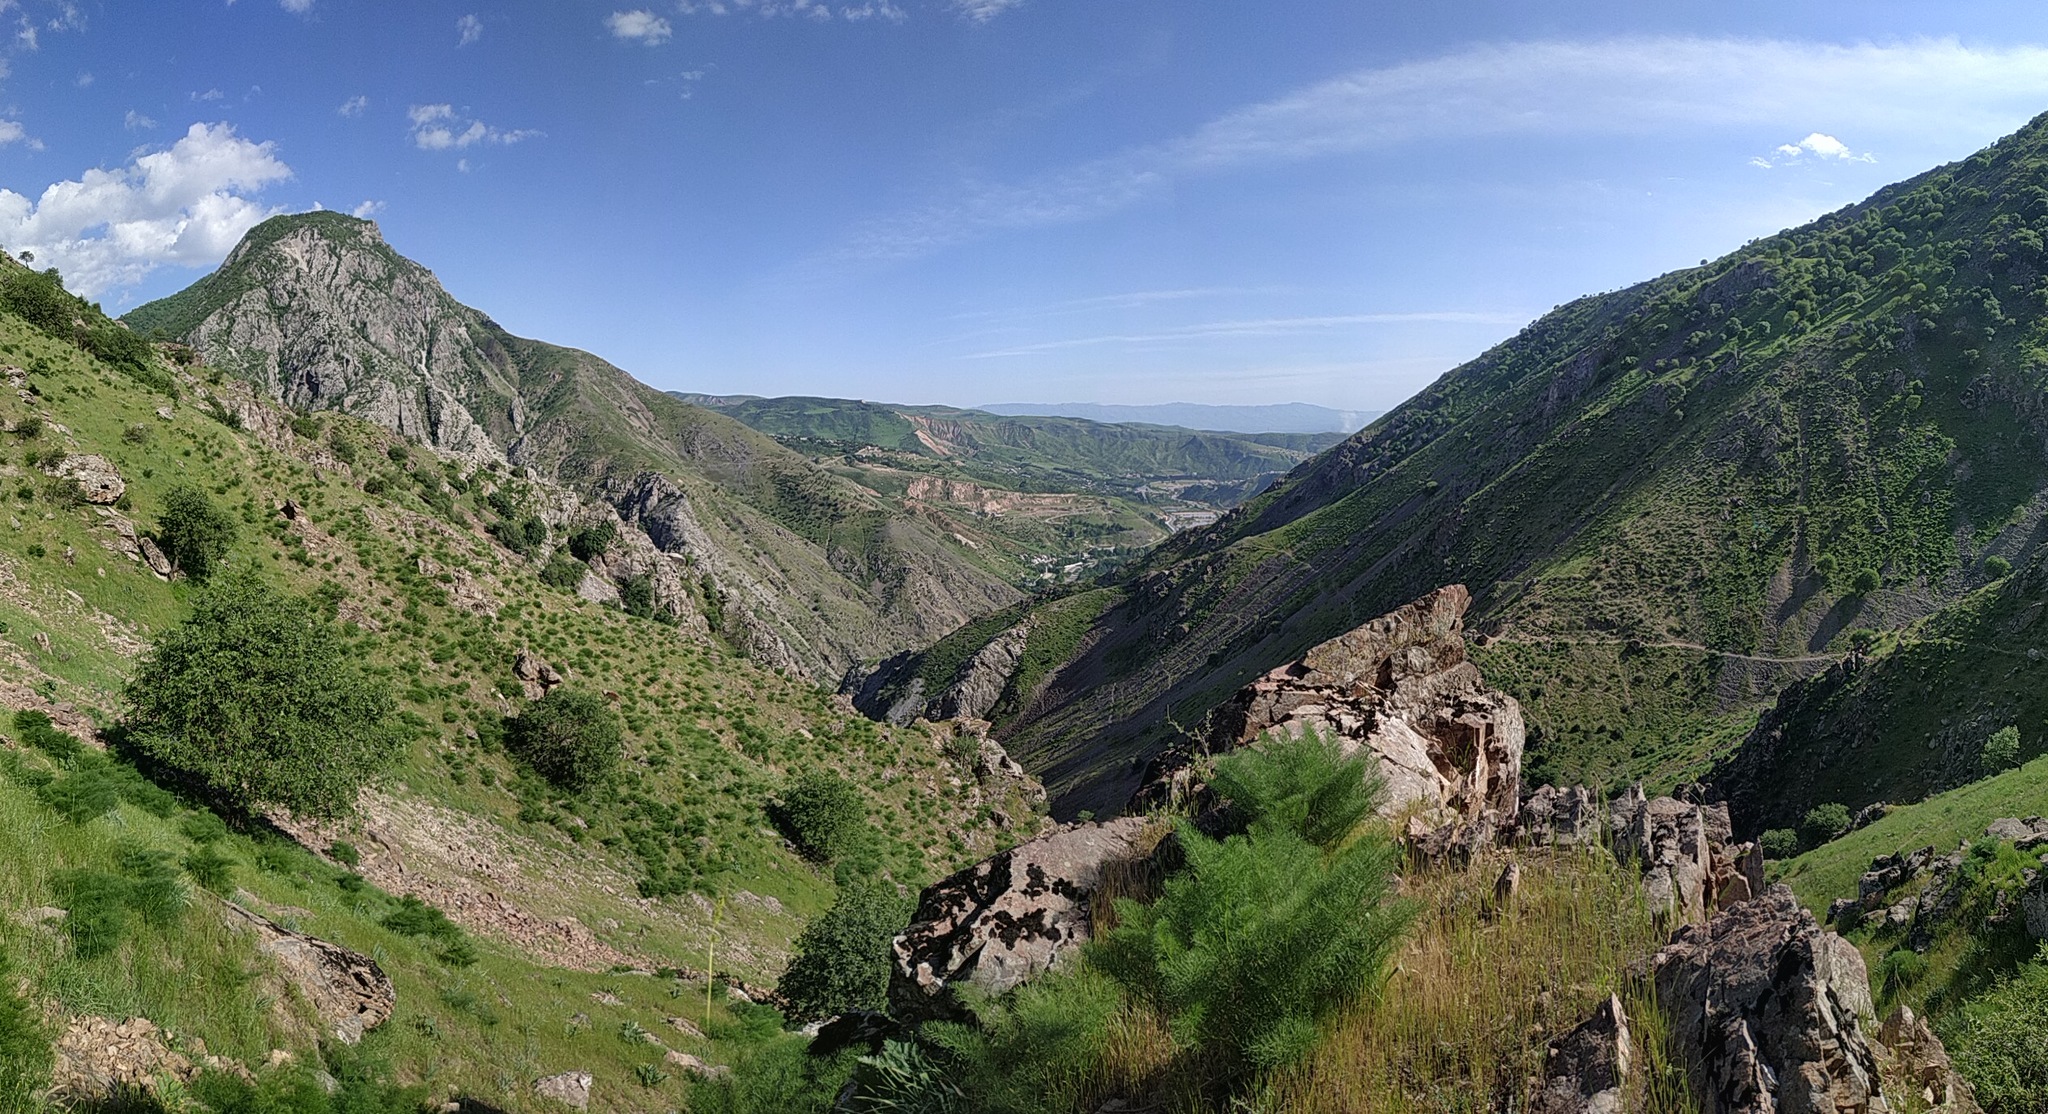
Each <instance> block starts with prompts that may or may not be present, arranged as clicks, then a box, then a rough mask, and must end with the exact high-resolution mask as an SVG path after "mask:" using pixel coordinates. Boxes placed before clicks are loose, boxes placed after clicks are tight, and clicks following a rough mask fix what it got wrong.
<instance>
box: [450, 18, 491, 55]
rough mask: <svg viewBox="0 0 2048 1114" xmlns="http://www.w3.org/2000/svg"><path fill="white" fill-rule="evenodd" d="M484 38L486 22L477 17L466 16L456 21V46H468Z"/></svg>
mask: <svg viewBox="0 0 2048 1114" xmlns="http://www.w3.org/2000/svg"><path fill="white" fill-rule="evenodd" d="M483 37H484V21H483V20H482V19H480V18H478V17H477V16H476V15H474V14H472V15H466V16H463V17H462V18H461V19H458V20H456V21H455V38H456V42H455V45H456V46H458V47H464V46H468V45H469V44H471V43H473V42H475V41H477V40H478V39H481V38H483Z"/></svg>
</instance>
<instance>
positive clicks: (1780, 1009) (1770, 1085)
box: [1651, 886, 1892, 1114]
mask: <svg viewBox="0 0 2048 1114" xmlns="http://www.w3.org/2000/svg"><path fill="white" fill-rule="evenodd" d="M1651 971H1652V972H1653V974H1654V977H1655V979H1656V985H1657V995H1658V1001H1659V1003H1660V1004H1661V1005H1662V1007H1663V1008H1664V1009H1665V1011H1666V1012H1667V1014H1668V1015H1669V1017H1670V1023H1671V1032H1672V1036H1673V1039H1674V1041H1675V1043H1676V1044H1677V1046H1678V1051H1679V1058H1680V1060H1681V1061H1682V1062H1683V1063H1684V1065H1685V1069H1686V1072H1687V1074H1688V1075H1689V1076H1690V1077H1691V1080H1692V1084H1693V1093H1694V1095H1695V1096H1696V1098H1697V1099H1698V1101H1699V1103H1700V1110H1701V1114H1852V1112H1853V1114H1879V1112H1887V1111H1890V1110H1891V1109H1892V1108H1891V1106H1890V1105H1889V1104H1887V1103H1886V1101H1885V1099H1884V1097H1883V1096H1882V1094H1881V1093H1880V1084H1879V1077H1878V1067H1879V1065H1878V1050H1877V1049H1876V1048H1875V1047H1873V1044H1872V1042H1871V1040H1870V1039H1869V1036H1868V1034H1866V1033H1865V1031H1864V1024H1865V1022H1864V1018H1866V1017H1868V1016H1869V1013H1870V979H1869V974H1868V972H1867V971H1866V970H1865V969H1864V966H1863V957H1862V956H1861V955H1860V954H1859V953H1858V952H1857V951H1856V948H1855V946H1854V945H1852V944H1850V943H1849V942H1848V941H1846V940H1844V939H1842V938H1841V937H1840V936H1837V935H1835V934H1834V933H1832V932H1828V931H1825V930H1823V929H1822V928H1821V927H1820V924H1819V923H1818V922H1817V921H1815V920H1814V919H1813V914H1811V913H1809V912H1807V911H1806V910H1805V909H1804V908H1802V907H1801V906H1800V904H1799V902H1798V900H1797V899H1796V898H1794V897H1793V896H1792V891H1791V890H1790V889H1788V888H1786V887H1784V886H1773V887H1771V888H1770V889H1769V890H1768V891H1766V892H1765V893H1764V894H1763V895H1762V896H1760V897H1757V898H1754V899H1752V900H1749V901H1745V902H1740V903H1738V904H1735V905H1732V906H1730V907H1729V908H1727V909H1726V910H1724V911H1722V912H1721V913H1720V914H1718V915H1716V916H1715V917H1714V918H1713V920H1711V921H1709V922H1707V923H1706V924H1704V925H1687V926H1685V927H1683V928H1681V929H1679V930H1678V932H1677V934H1676V935H1674V936H1673V937H1672V940H1671V943H1670V944H1669V945H1667V946H1666V947H1664V948H1663V950H1661V951H1659V952H1658V953H1657V955H1656V957H1655V958H1654V959H1653V960H1652V961H1651Z"/></svg>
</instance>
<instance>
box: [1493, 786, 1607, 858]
mask: <svg viewBox="0 0 2048 1114" xmlns="http://www.w3.org/2000/svg"><path fill="white" fill-rule="evenodd" d="M1605 816H1606V810H1605V809H1604V808H1603V807H1601V802H1600V798H1599V796H1598V795H1597V794H1595V793H1594V792H1593V791H1592V790H1591V789H1588V788H1586V787H1585V786H1583V785H1572V786H1563V787H1560V786H1556V785H1546V786H1544V787H1543V788H1541V789H1538V790H1537V791H1536V792H1534V793H1531V794H1529V799H1528V800H1526V801H1523V802H1522V814H1521V817H1520V821H1519V823H1518V824H1517V825H1516V829H1515V830H1516V834H1517V835H1518V836H1519V837H1520V839H1521V841H1522V842H1523V843H1525V844H1528V845H1530V846H1534V847H1581V846H1596V845H1598V844H1599V843H1600V841H1601V838H1602V836H1603V835H1604V829H1605V827H1606V825H1605V822H1604V821H1605Z"/></svg>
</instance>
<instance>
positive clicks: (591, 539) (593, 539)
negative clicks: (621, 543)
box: [569, 520, 619, 561]
mask: <svg viewBox="0 0 2048 1114" xmlns="http://www.w3.org/2000/svg"><path fill="white" fill-rule="evenodd" d="M617 540H619V528H618V526H616V525H614V524H613V523H612V522H611V521H609V520H607V521H604V522H600V523H598V524H597V525H595V526H585V527H584V528H583V529H581V530H578V531H576V532H575V533H573V534H571V535H569V552H570V553H571V554H574V555H575V557H576V559H577V560H578V561H588V560H590V559H591V558H592V557H597V556H601V555H603V554H604V553H605V551H607V550H609V549H611V547H612V543H613V542H615V541H617Z"/></svg>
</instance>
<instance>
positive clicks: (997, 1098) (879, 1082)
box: [861, 966, 1123, 1114]
mask: <svg viewBox="0 0 2048 1114" xmlns="http://www.w3.org/2000/svg"><path fill="white" fill-rule="evenodd" d="M1122 1008H1123V996H1122V995H1121V994H1120V993H1119V992H1118V990H1117V984H1116V983H1115V982H1113V981H1111V980H1110V979H1109V978H1108V977H1106V976H1105V975H1103V974H1102V973H1101V972H1100V971H1097V970H1094V969H1093V968H1090V967H1086V966H1080V967H1071V968H1067V969H1064V970H1059V971H1054V972H1052V973H1051V974H1048V975H1043V976H1040V977H1039V978H1037V979H1034V980H1032V981H1031V982H1028V983H1026V984H1024V985H1023V986H1020V987H1018V988H1017V989H1016V990H1015V991H1013V992H1011V993H1010V994H1008V995H1005V996H1004V997H1002V998H1000V999H997V1000H994V1001H985V1002H982V1003H980V1004H979V1006H978V1008H977V1009H976V1010H975V1014H976V1023H975V1024H972V1025H963V1024H955V1023H951V1022H943V1023H936V1024H931V1025H927V1026H926V1027H925V1034H926V1036H927V1037H928V1038H929V1039H930V1040H931V1041H932V1043H933V1044H935V1045H937V1046H938V1047H939V1048H940V1049H942V1050H944V1052H945V1053H946V1055H947V1058H948V1060H949V1063H948V1065H947V1066H948V1068H949V1069H950V1070H949V1073H948V1075H949V1080H957V1084H955V1085H954V1086H953V1088H952V1089H953V1090H954V1091H955V1092H956V1093H959V1094H961V1095H962V1097H963V1098H964V1099H967V1100H970V1101H964V1102H962V1103H960V1104H959V1106H958V1107H957V1108H958V1109H960V1110H961V1111H963V1112H966V1111H973V1112H975V1114H1037V1112H1038V1111H1041V1110H1065V1109H1072V1108H1073V1107H1074V1106H1075V1104H1076V1100H1077V1099H1078V1098H1079V1097H1080V1096H1079V1094H1078V1090H1079V1085H1080V1084H1081V1083H1083V1082H1084V1081H1085V1080H1086V1079H1087V1077H1088V1076H1089V1074H1090V1073H1091V1071H1092V1069H1093V1068H1094V1067H1095V1065H1097V1064H1098V1063H1100V1062H1101V1061H1102V1059H1103V1054H1104V1050H1105V1048H1106V1046H1107V1045H1108V1044H1109V1032H1110V1025H1111V1023H1112V1022H1113V1021H1114V1020H1115V1018H1116V1015H1117V1012H1118V1011H1119V1010H1120V1009H1122ZM884 1051H885V1052H886V1051H887V1050H886V1049H885V1050H884ZM861 1082H862V1089H863V1092H864V1093H866V1092H867V1091H868V1089H869V1088H870V1087H873V1088H874V1089H875V1090H876V1092H878V1093H879V1096H886V1095H891V1094H906V1093H917V1090H922V1091H923V1093H926V1094H933V1093H937V1094H941V1095H943V1094H944V1091H943V1090H938V1089H934V1088H931V1087H929V1086H926V1087H923V1088H917V1084H918V1082H919V1080H918V1077H917V1076H916V1075H915V1074H914V1073H909V1072H902V1071H899V1070H895V1066H894V1065H891V1064H889V1063H887V1062H886V1061H885V1060H883V1059H882V1058H870V1059H869V1060H867V1061H864V1062H863V1064H862V1068H861ZM913 1088H916V1090H914V1089H913Z"/></svg>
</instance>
